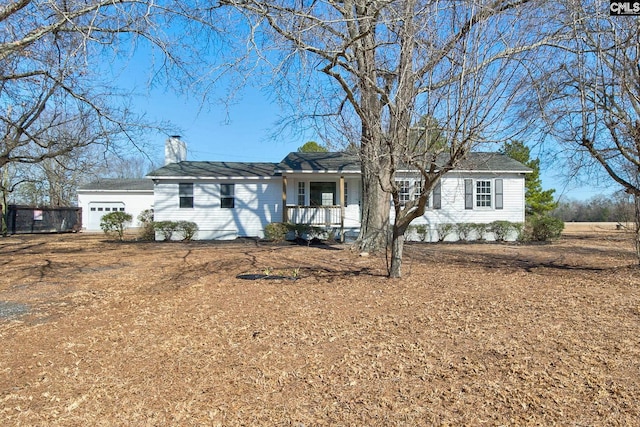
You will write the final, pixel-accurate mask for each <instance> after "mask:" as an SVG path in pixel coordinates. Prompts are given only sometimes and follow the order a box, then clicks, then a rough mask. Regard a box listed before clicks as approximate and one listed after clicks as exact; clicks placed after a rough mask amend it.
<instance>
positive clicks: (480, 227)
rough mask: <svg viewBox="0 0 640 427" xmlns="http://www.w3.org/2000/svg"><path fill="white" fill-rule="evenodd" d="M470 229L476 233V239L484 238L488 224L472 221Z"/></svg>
mask: <svg viewBox="0 0 640 427" xmlns="http://www.w3.org/2000/svg"><path fill="white" fill-rule="evenodd" d="M471 229H472V230H473V231H474V232H475V233H476V239H478V240H484V239H485V233H486V232H487V231H489V224H483V223H473V224H471Z"/></svg>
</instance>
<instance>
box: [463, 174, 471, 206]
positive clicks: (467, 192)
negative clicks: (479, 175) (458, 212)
mask: <svg viewBox="0 0 640 427" xmlns="http://www.w3.org/2000/svg"><path fill="white" fill-rule="evenodd" d="M464 208H465V209H473V180H472V179H465V180H464Z"/></svg>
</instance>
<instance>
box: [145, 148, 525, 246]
mask: <svg viewBox="0 0 640 427" xmlns="http://www.w3.org/2000/svg"><path fill="white" fill-rule="evenodd" d="M176 160H180V159H176ZM530 172H531V170H530V169H529V168H527V167H525V166H524V165H522V164H521V163H519V162H517V161H515V160H513V159H511V158H509V157H507V156H505V155H503V154H499V153H470V154H469V156H468V158H467V160H466V161H464V162H462V163H461V164H460V165H459V167H458V168H457V169H455V170H454V171H451V172H449V173H447V174H445V175H444V176H443V177H442V178H441V180H440V182H439V183H438V185H436V187H435V188H434V189H433V191H432V192H431V194H430V197H429V205H428V208H427V211H426V213H425V214H424V216H422V217H420V218H418V219H416V220H414V222H413V223H412V225H419V224H424V225H426V226H427V227H428V229H429V233H428V234H429V237H428V239H427V240H436V239H437V233H436V232H435V230H436V228H437V226H438V224H446V223H450V224H455V223H462V222H466V223H491V222H493V221H496V220H505V221H510V222H515V223H523V222H524V212H525V199H524V194H525V187H524V177H525V174H527V173H530ZM148 178H150V179H151V180H152V181H153V209H154V215H155V220H156V221H178V220H188V221H193V222H195V223H196V224H197V225H198V227H199V231H198V234H197V238H198V239H235V238H237V237H263V236H264V229H265V226H266V225H267V224H269V223H271V222H291V223H295V224H311V225H315V226H321V227H327V228H333V229H334V230H336V231H337V232H338V235H342V236H346V237H354V236H356V235H357V233H358V231H359V227H360V208H361V203H362V196H361V173H360V163H359V161H358V159H357V157H355V156H352V155H349V154H346V153H299V152H296V153H290V154H289V155H287V156H286V157H285V158H284V159H283V160H282V161H281V162H280V163H246V162H242V163H239V162H202V161H184V160H183V161H176V162H173V163H168V164H166V165H165V166H163V167H161V168H159V169H157V170H155V171H153V172H151V173H149V174H148ZM397 180H399V181H400V185H401V186H402V188H403V191H402V194H401V198H402V199H403V200H409V199H411V198H413V197H415V195H416V194H417V193H419V191H420V188H419V185H420V180H419V178H418V175H417V174H416V173H414V172H412V171H405V172H401V173H399V174H398V175H397ZM513 237H514V238H515V236H513ZM456 238H457V237H456V236H452V237H451V239H456Z"/></svg>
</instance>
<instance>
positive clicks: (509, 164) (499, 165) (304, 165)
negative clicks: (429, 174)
mask: <svg viewBox="0 0 640 427" xmlns="http://www.w3.org/2000/svg"><path fill="white" fill-rule="evenodd" d="M444 160H445V158H444V157H443V158H442V160H441V162H442V163H444ZM456 170H465V171H496V172H507V171H508V172H524V173H526V172H530V171H531V169H529V168H528V167H526V166H524V165H523V164H522V163H520V162H518V161H516V160H513V159H512V158H510V157H508V156H506V155H504V154H500V153H469V155H468V156H467V158H466V159H465V160H463V161H462V162H460V164H459V165H458V167H457V168H456ZM293 172H318V173H327V172H344V173H360V160H359V159H358V156H356V155H353V154H348V153H299V152H294V153H289V154H288V155H287V157H285V158H284V159H283V160H282V161H281V162H280V163H253V162H252V163H246V162H191V161H185V162H180V163H172V164H169V165H166V166H163V167H161V168H160V169H156V170H155V171H153V172H151V173H149V174H148V175H147V176H148V177H150V178H178V177H180V178H247V177H269V176H275V175H278V174H280V173H293Z"/></svg>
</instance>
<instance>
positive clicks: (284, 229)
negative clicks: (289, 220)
mask: <svg viewBox="0 0 640 427" xmlns="http://www.w3.org/2000/svg"><path fill="white" fill-rule="evenodd" d="M288 232H289V227H288V226H287V224H283V223H281V222H272V223H269V224H267V225H266V226H265V227H264V238H265V239H267V240H271V241H273V242H276V243H279V242H283V241H284V240H285V239H286V237H287V233H288Z"/></svg>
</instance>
